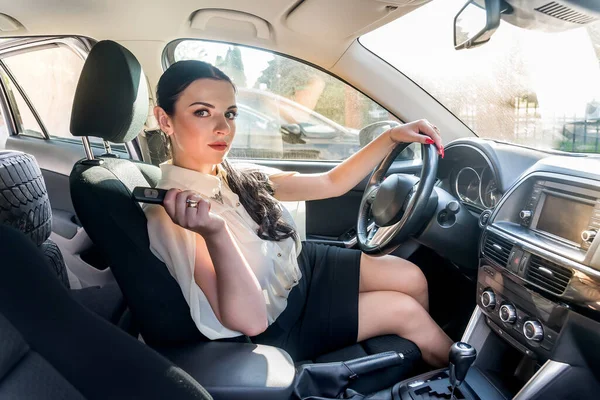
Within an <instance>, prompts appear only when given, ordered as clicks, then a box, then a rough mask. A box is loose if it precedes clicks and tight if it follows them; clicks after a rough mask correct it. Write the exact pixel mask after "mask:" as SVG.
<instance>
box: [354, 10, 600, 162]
mask: <svg viewBox="0 0 600 400" xmlns="http://www.w3.org/2000/svg"><path fill="white" fill-rule="evenodd" d="M464 4H465V0H433V1H432V2H430V3H428V4H426V5H424V6H422V7H421V8H419V9H417V10H415V11H413V12H411V13H410V14H408V15H405V16H403V17H401V18H399V19H398V20H396V21H393V22H391V23H389V24H387V25H385V26H383V27H381V28H379V29H377V30H375V31H373V32H370V33H368V34H366V35H364V36H362V37H361V38H360V42H361V44H363V45H364V46H365V47H366V48H368V49H369V50H370V51H372V52H373V53H375V54H376V55H378V56H379V57H381V58H382V59H384V60H385V61H387V62H388V63H390V64H391V65H393V66H394V67H395V68H397V69H398V70H399V71H401V72H402V73H404V74H405V75H406V76H408V77H409V78H410V79H412V80H413V81H414V82H416V83H417V84H418V85H420V86H421V87H422V88H423V89H424V90H426V91H427V92H428V93H430V94H431V95H432V96H433V97H435V98H436V99H437V100H438V101H439V102H440V103H442V104H443V105H444V106H445V107H446V108H448V109H449V110H450V111H451V112H452V113H453V114H454V115H456V116H457V117H458V118H459V119H461V120H462V121H463V122H464V123H465V124H466V125H467V126H468V127H469V128H470V129H471V130H472V131H473V132H475V134H477V135H478V136H480V137H484V138H489V139H495V140H502V141H507V142H512V143H518V144H522V145H526V146H530V147H535V148H538V149H556V150H562V151H568V152H592V153H600V143H599V131H600V68H599V64H598V59H599V58H600V21H596V22H593V23H592V24H589V25H586V26H583V27H581V28H576V29H572V30H568V31H564V32H557V33H548V32H539V31H531V30H525V29H522V28H519V27H515V26H513V25H510V24H508V23H506V22H504V21H501V23H500V27H499V28H498V30H497V31H496V33H495V34H494V35H493V36H492V38H491V40H490V41H489V42H488V43H486V44H484V45H482V46H479V47H476V48H473V49H468V50H455V49H454V43H453V38H454V34H453V26H454V16H455V15H456V13H457V12H458V10H460V8H461V7H462V6H463V5H464Z"/></svg>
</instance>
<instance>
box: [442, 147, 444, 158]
mask: <svg viewBox="0 0 600 400" xmlns="http://www.w3.org/2000/svg"><path fill="white" fill-rule="evenodd" d="M442 158H444V148H443V147H442Z"/></svg>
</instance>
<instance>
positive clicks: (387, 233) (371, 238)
mask: <svg viewBox="0 0 600 400" xmlns="http://www.w3.org/2000/svg"><path fill="white" fill-rule="evenodd" d="M409 145H410V143H399V144H398V145H397V146H396V147H395V148H394V149H393V150H392V151H391V152H390V153H389V154H388V155H387V156H386V157H385V158H384V159H383V161H381V162H380V163H379V165H378V166H377V168H375V170H374V171H373V173H372V174H371V177H370V178H369V183H368V184H367V187H366V189H365V191H364V193H363V197H362V200H361V203H360V209H359V211H358V222H357V224H356V232H357V235H356V236H357V240H358V245H359V247H360V249H361V250H362V251H363V252H364V253H366V254H372V255H385V254H388V253H390V252H392V251H393V250H394V249H395V248H396V247H397V246H398V245H399V244H400V243H402V242H404V241H405V240H406V239H407V238H408V237H409V236H411V235H414V234H415V233H417V232H418V231H419V230H420V229H421V228H422V227H423V225H424V223H425V222H427V221H428V220H429V217H430V216H431V212H433V209H435V207H437V195H435V192H433V186H434V184H435V181H436V174H437V167H438V154H437V150H436V148H435V145H434V144H429V145H427V144H425V145H422V149H423V168H422V170H421V176H420V177H416V176H414V175H410V174H392V175H390V176H389V177H387V178H385V176H386V174H387V172H388V170H389V169H390V166H391V165H392V163H393V162H394V160H395V159H396V157H397V156H398V155H399V154H400V153H401V152H402V151H403V150H404V149H405V148H406V147H408V146H409ZM432 192H433V194H434V196H433V197H432V196H431V194H432Z"/></svg>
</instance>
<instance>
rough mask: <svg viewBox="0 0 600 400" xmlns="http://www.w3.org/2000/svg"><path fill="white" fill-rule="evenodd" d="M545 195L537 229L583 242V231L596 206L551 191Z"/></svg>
mask: <svg viewBox="0 0 600 400" xmlns="http://www.w3.org/2000/svg"><path fill="white" fill-rule="evenodd" d="M545 197H546V198H545V200H544V203H543V206H542V207H543V208H542V211H541V213H540V216H539V219H538V221H537V226H536V229H537V230H539V231H543V232H548V233H551V234H553V235H556V236H558V237H561V238H563V239H566V240H570V241H571V242H575V243H581V232H583V231H584V230H586V229H587V228H588V223H589V222H590V217H591V216H592V212H593V211H594V206H593V205H591V204H586V203H582V202H579V201H575V200H571V199H567V198H564V197H558V196H553V195H552V194H549V193H546V196H545Z"/></svg>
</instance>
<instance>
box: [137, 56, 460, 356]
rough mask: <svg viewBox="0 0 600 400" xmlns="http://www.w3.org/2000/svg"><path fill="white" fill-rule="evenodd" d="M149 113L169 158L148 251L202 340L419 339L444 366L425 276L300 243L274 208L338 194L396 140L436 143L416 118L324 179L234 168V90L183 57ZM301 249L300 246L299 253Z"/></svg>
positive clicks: (304, 346)
mask: <svg viewBox="0 0 600 400" xmlns="http://www.w3.org/2000/svg"><path fill="white" fill-rule="evenodd" d="M157 102H158V106H157V107H155V109H154V115H155V117H156V120H157V121H158V123H159V125H160V128H161V130H162V132H163V133H164V134H165V135H166V137H167V142H168V143H169V145H170V149H171V152H172V160H171V162H169V163H165V164H163V165H161V170H162V174H163V175H162V179H161V181H160V182H159V184H158V187H160V188H164V189H170V190H169V191H168V193H167V195H166V198H165V201H164V208H163V207H161V206H156V205H153V206H147V207H146V208H145V212H146V215H147V218H148V232H149V236H150V246H151V249H152V251H153V252H154V254H155V255H156V256H157V257H159V258H160V259H161V260H162V261H163V262H165V264H166V265H167V267H168V268H169V270H170V272H171V274H172V275H173V276H174V277H175V279H176V280H177V281H178V283H179V285H180V287H181V290H182V292H183V295H184V296H185V298H186V300H187V302H188V304H189V305H190V310H191V314H192V318H193V319H194V321H195V323H196V325H197V326H198V329H199V330H200V331H201V332H202V333H203V334H204V335H205V336H207V337H208V338H209V339H220V338H228V337H234V336H239V335H242V334H245V335H248V336H251V337H253V341H254V342H256V343H264V344H270V345H275V346H278V347H281V348H284V349H285V350H287V351H288V352H289V353H290V355H291V356H292V357H293V358H294V359H295V360H301V359H310V358H313V357H315V356H317V355H320V354H324V353H327V352H329V351H333V350H335V349H338V348H342V347H345V346H348V345H351V344H353V343H356V342H357V341H362V340H365V339H367V338H371V337H374V336H380V335H385V334H397V335H399V336H402V337H404V338H407V339H410V340H412V341H413V342H415V343H416V344H417V345H418V346H419V348H420V349H421V352H422V354H423V358H424V360H425V361H426V362H428V363H429V364H431V365H433V366H444V365H446V364H447V362H448V351H449V348H450V345H451V341H450V339H449V338H448V336H446V334H445V333H444V332H443V331H442V330H441V329H440V327H439V326H437V325H436V323H435V322H434V321H433V320H432V319H431V317H430V316H429V314H428V312H427V310H428V292H427V281H426V280H425V277H424V276H423V274H422V272H421V270H420V269H419V268H418V267H416V266H415V265H414V264H412V263H410V262H408V261H406V260H402V259H400V258H397V257H393V256H385V257H377V258H375V257H369V256H367V255H365V254H362V253H361V252H360V251H358V250H351V249H342V248H337V247H330V246H322V245H315V244H312V243H303V244H301V243H300V241H299V240H298V236H297V234H296V228H295V226H294V223H293V220H292V219H291V218H290V215H289V213H287V212H286V211H285V209H283V207H282V206H281V205H280V203H279V201H305V200H318V199H326V198H330V197H335V196H340V195H342V194H344V193H346V192H347V191H349V190H350V189H352V188H353V187H354V186H356V184H358V183H359V182H360V181H361V180H362V179H363V178H364V177H365V176H366V175H367V174H368V173H369V172H370V171H371V170H373V168H374V167H375V166H376V165H377V164H378V163H379V162H380V161H381V160H382V159H383V157H384V156H385V155H386V154H388V152H389V151H390V150H392V148H393V147H394V146H395V145H396V143H399V142H419V143H426V144H435V145H436V146H437V148H438V152H439V153H440V154H441V155H443V147H442V143H441V139H440V136H439V134H438V132H437V128H436V127H435V126H433V125H431V124H430V123H428V122H427V121H417V122H412V123H409V124H405V125H402V126H399V127H396V128H394V129H391V130H389V131H387V132H385V133H384V134H382V135H381V136H379V137H378V138H377V139H375V140H374V141H373V142H372V143H370V144H369V145H367V146H366V147H364V148H363V149H362V150H360V151H359V152H357V153H356V154H354V155H353V156H352V157H350V158H349V159H347V160H346V161H344V162H342V163H341V164H339V165H338V166H337V167H335V168H333V169H332V170H331V171H330V172H328V173H323V174H299V173H289V172H285V173H284V172H281V171H278V170H273V169H266V168H261V167H258V166H247V165H246V166H241V165H238V164H236V165H235V166H233V165H232V164H230V163H229V162H228V161H227V160H226V158H225V156H226V154H227V152H228V150H229V148H230V146H231V143H232V141H233V138H234V136H235V118H236V116H237V107H236V102H235V87H234V85H233V83H232V82H231V80H230V79H229V78H228V77H227V76H226V75H225V74H224V73H223V72H221V71H220V70H219V69H217V68H215V67H213V66H211V65H209V64H206V63H203V62H200V61H180V62H177V63H175V64H173V65H172V66H171V67H170V68H169V69H168V70H167V71H166V72H165V73H164V74H163V75H162V77H161V78H160V81H159V83H158V87H157ZM301 249H302V250H301Z"/></svg>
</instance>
